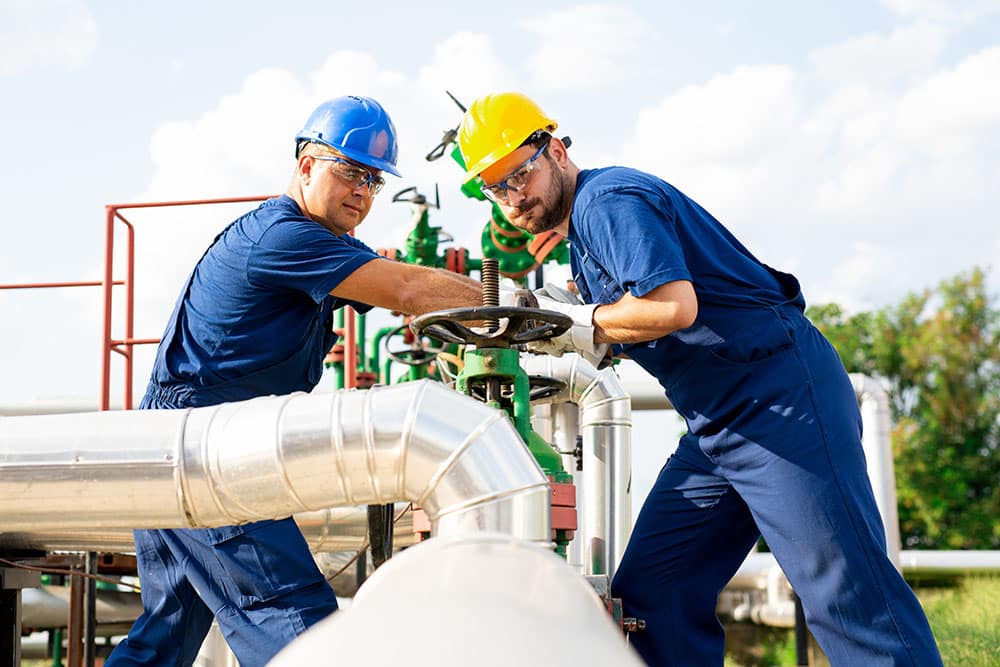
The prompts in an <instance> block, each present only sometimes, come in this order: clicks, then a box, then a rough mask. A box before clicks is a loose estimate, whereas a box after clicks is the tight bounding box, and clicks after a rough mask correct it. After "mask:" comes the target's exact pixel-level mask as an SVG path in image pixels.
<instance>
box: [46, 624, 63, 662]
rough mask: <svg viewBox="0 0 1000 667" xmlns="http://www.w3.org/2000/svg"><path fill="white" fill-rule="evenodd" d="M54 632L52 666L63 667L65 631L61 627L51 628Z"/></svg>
mask: <svg viewBox="0 0 1000 667" xmlns="http://www.w3.org/2000/svg"><path fill="white" fill-rule="evenodd" d="M49 632H51V633H52V667H63V662H62V641H63V631H62V629H61V628H56V629H55V630H50V631H49Z"/></svg>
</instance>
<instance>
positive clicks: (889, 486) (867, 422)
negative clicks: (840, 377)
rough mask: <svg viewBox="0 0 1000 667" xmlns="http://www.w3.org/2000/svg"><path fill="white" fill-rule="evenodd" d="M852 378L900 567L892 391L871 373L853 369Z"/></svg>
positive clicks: (878, 498)
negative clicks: (891, 405) (891, 408)
mask: <svg viewBox="0 0 1000 667" xmlns="http://www.w3.org/2000/svg"><path fill="white" fill-rule="evenodd" d="M850 378H851V384H852V385H854V393H855V394H856V395H857V397H858V402H859V403H860V407H861V423H862V424H863V425H864V427H863V428H864V432H863V435H862V437H861V446H862V447H863V448H864V451H865V460H866V463H867V464H868V477H869V478H870V479H871V484H872V491H874V492H875V504H876V505H877V506H878V511H879V514H881V515H882V523H883V524H884V526H885V541H886V551H887V553H888V555H889V560H891V561H892V564H893V565H895V566H896V569H897V570H898V569H900V561H899V552H900V549H901V548H902V544H901V542H900V538H899V514H898V511H897V508H896V472H895V470H894V468H893V464H892V417H891V416H890V414H889V394H888V392H886V390H885V389H884V388H883V387H882V385H881V384H879V382H878V381H877V380H875V379H873V378H871V377H868V376H867V375H863V374H861V373H851V374H850Z"/></svg>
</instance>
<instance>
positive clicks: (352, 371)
mask: <svg viewBox="0 0 1000 667" xmlns="http://www.w3.org/2000/svg"><path fill="white" fill-rule="evenodd" d="M272 196H273V195H266V196H258V197H229V198H223V199H192V200H182V201H164V202H144V203H136V204H108V205H107V206H105V207H104V212H105V230H104V279H103V280H93V281H71V282H52V283H19V284H8V285H0V290H4V289H44V288H56V287H102V288H103V302H104V318H103V324H102V336H101V395H100V404H99V409H100V410H108V409H110V407H111V353H112V352H116V353H118V354H120V355H121V356H122V357H123V358H124V359H125V369H124V385H125V387H124V394H123V397H122V407H123V408H124V409H126V410H131V409H132V380H133V377H132V376H133V356H132V348H133V347H135V346H136V345H156V344H158V343H159V342H160V339H159V338H136V337H135V332H134V321H135V313H134V307H135V226H134V225H133V223H132V222H131V221H129V220H128V219H127V218H126V217H125V216H124V215H123V214H122V211H124V210H131V209H144V208H166V207H171V206H201V205H206V204H239V203H244V202H258V201H264V200H265V199H269V198H271V197H272ZM116 220H117V221H119V222H121V223H122V224H124V225H125V231H126V251H125V252H126V257H125V277H124V278H122V279H115V277H114V258H115V221H116ZM117 286H123V287H124V288H125V313H124V315H125V317H124V320H125V322H124V326H125V335H124V336H122V337H121V338H113V337H112V335H111V319H112V312H113V308H112V307H113V303H114V294H113V288H114V287H117ZM344 348H345V350H344V351H345V354H346V358H347V359H354V358H355V355H356V354H357V339H356V330H355V313H354V310H353V309H352V308H347V312H346V313H345V317H344ZM345 371H346V375H345V386H347V387H354V386H356V384H357V379H356V375H357V368H355V367H354V364H346V365H345Z"/></svg>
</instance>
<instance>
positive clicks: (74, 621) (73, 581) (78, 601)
mask: <svg viewBox="0 0 1000 667" xmlns="http://www.w3.org/2000/svg"><path fill="white" fill-rule="evenodd" d="M83 585H84V584H83V580H82V579H81V578H80V577H78V576H70V578H69V609H68V610H67V614H68V615H69V618H68V619H67V621H66V635H67V637H68V639H67V642H66V667H80V666H81V665H82V664H83V652H82V651H81V648H82V647H81V646H80V643H81V639H82V636H83Z"/></svg>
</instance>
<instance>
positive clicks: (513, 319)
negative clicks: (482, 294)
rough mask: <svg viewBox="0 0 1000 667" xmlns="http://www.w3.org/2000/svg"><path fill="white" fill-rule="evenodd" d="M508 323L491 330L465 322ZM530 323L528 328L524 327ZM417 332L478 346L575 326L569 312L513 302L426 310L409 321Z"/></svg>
mask: <svg viewBox="0 0 1000 667" xmlns="http://www.w3.org/2000/svg"><path fill="white" fill-rule="evenodd" d="M501 320H504V321H505V324H504V325H503V326H499V327H498V328H497V329H496V330H493V331H488V332H480V331H473V330H472V329H471V328H470V327H467V326H465V325H464V324H463V322H474V321H501ZM528 323H530V326H528V328H526V329H525V328H523V327H524V326H525V325H526V324H528ZM409 326H410V331H412V332H413V333H414V335H417V336H422V335H429V336H433V337H434V338H440V339H441V340H445V341H448V342H449V343H460V344H464V345H475V346H476V347H509V346H510V345H512V344H513V345H519V344H522V343H530V342H533V341H537V340H546V339H550V338H554V337H556V336H559V335H561V334H563V333H565V332H566V331H568V330H569V328H570V327H571V326H573V320H572V318H570V317H569V316H568V315H564V314H563V313H560V312H557V311H554V310H541V309H538V308H518V307H514V306H483V307H476V308H450V309H448V310H438V311H434V312H431V313H426V314H424V315H421V316H419V317H417V318H414V319H413V321H412V322H410V325H409Z"/></svg>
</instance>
